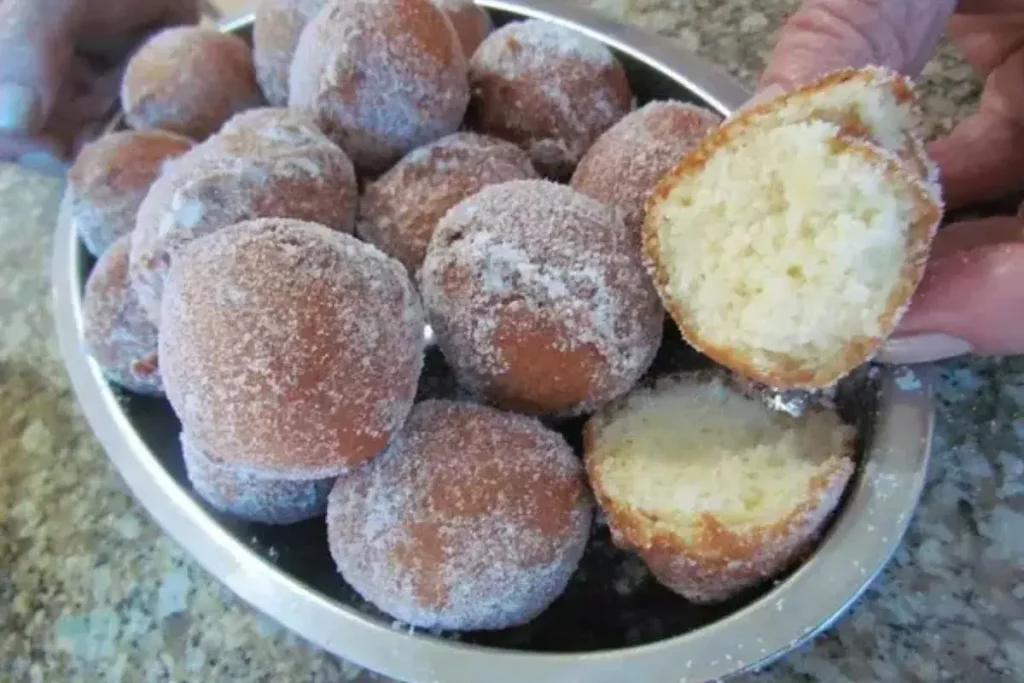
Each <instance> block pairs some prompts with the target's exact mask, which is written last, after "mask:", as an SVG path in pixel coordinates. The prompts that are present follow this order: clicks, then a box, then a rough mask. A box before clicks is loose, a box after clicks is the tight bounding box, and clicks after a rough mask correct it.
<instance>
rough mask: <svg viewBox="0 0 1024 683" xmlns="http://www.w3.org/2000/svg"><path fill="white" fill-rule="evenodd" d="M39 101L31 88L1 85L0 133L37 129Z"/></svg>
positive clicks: (7, 84)
mask: <svg viewBox="0 0 1024 683" xmlns="http://www.w3.org/2000/svg"><path fill="white" fill-rule="evenodd" d="M38 112H39V99H38V98H37V97H36V94H35V92H34V91H33V90H32V89H31V88H26V87H25V86H22V85H15V84H13V83H4V84H0V131H7V132H15V133H20V132H23V131H30V130H32V129H33V128H35V124H36V117H37V116H38Z"/></svg>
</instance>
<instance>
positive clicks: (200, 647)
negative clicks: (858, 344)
mask: <svg viewBox="0 0 1024 683" xmlns="http://www.w3.org/2000/svg"><path fill="white" fill-rule="evenodd" d="M592 4H593V5H595V6H596V7H597V8H598V9H599V10H600V11H603V12H605V13H606V14H609V15H611V16H615V17H619V18H623V19H625V20H627V21H631V22H634V23H636V24H638V25H640V26H644V27H647V28H649V29H653V30H655V31H658V32H659V33H663V34H665V35H667V36H670V37H673V38H675V39H677V40H678V41H679V42H680V44H681V45H684V46H686V47H689V48H692V49H695V50H696V51H698V52H699V53H701V54H703V55H704V56H706V57H709V58H711V59H713V60H715V61H717V62H718V63H720V64H722V65H724V66H725V67H726V68H727V69H729V70H730V71H732V72H733V73H735V74H736V75H738V76H739V77H740V78H741V79H743V80H744V81H745V82H747V83H748V84H751V83H752V82H753V79H754V78H755V77H756V74H757V71H758V69H759V68H760V67H761V65H762V64H763V61H764V58H765V56H766V54H767V52H768V50H769V49H770V47H771V44H772V41H773V39H774V36H775V34H776V32H777V30H778V28H779V26H780V25H781V22H782V21H783V19H784V17H785V15H786V14H787V12H790V11H792V10H793V9H794V8H795V6H796V4H797V3H796V2H794V1H792V0H786V1H779V0H776V1H775V2H772V3H754V2H751V0H725V1H721V0H695V1H693V2H685V1H684V0H594V1H593V3H592ZM765 6H770V7H771V9H770V10H768V9H763V7H765ZM751 7H759V8H760V9H758V10H757V11H752V10H751ZM977 88H978V84H977V82H976V80H975V79H974V78H973V75H972V73H971V71H970V69H968V68H967V67H966V66H964V65H963V64H962V63H961V62H960V61H959V60H958V59H956V58H955V57H954V56H953V55H952V53H951V52H949V51H948V50H946V49H944V50H943V52H942V54H941V55H940V56H939V58H938V59H937V60H936V61H935V62H933V64H932V65H930V66H929V68H928V70H927V71H926V76H925V78H924V79H923V81H922V90H923V94H924V102H925V106H926V108H927V110H928V111H929V114H930V115H931V117H932V123H933V125H934V129H935V130H942V129H944V128H947V127H948V126H949V124H950V122H951V121H953V120H954V119H955V118H956V117H958V116H962V115H963V114H964V113H965V112H966V111H968V109H969V107H970V106H971V105H972V104H973V102H974V101H975V100H976V97H977V93H978V90H977ZM60 191H61V188H60V185H59V183H57V182H55V181H51V180H46V179H41V178H39V177H37V176H34V175H31V174H29V173H27V172H23V171H20V170H17V169H14V168H10V167H0V681H68V682H71V681H90V682H92V681H305V682H311V683H312V682H316V683H319V682H327V681H330V682H332V683H333V682H336V681H350V682H352V681H359V682H368V681H371V680H377V679H376V678H375V677H372V676H370V675H368V674H365V673H363V672H361V671H360V670H359V669H358V668H356V667H354V666H352V665H349V664H346V663H344V662H340V661H338V660H337V659H335V658H333V657H331V656H330V655H327V654H325V653H322V652H320V651H317V650H316V649H315V648H313V647H310V646H308V645H306V644H304V643H303V642H300V641H299V640H298V639H296V638H295V637H293V636H291V635H289V634H288V633H286V632H284V631H283V630H282V629H280V628H279V627H277V626H275V625H274V624H273V623H271V622H270V621H269V620H267V619H266V618H264V617H262V616H260V615H258V614H256V613H255V612H254V611H253V610H251V609H250V608H248V607H247V606H246V605H244V604H242V603H241V602H240V601H239V600H237V599H235V598H234V597H233V596H232V595H230V594H229V593H228V592H227V591H226V590H225V589H223V588H222V587H221V586H220V585H219V584H218V583H217V582H216V581H215V580H213V579H212V578H211V577H210V576H209V575H207V574H206V573H205V572H204V571H203V570H202V569H201V568H199V567H198V566H196V564H195V563H194V562H192V561H191V560H190V559H189V558H188V556H187V555H186V554H185V553H184V552H183V551H182V550H181V549H180V548H179V547H177V546H176V545H175V544H174V543H173V542H171V541H170V540H169V539H168V538H166V537H165V536H164V535H163V534H162V533H161V532H160V530H159V529H157V528H156V527H155V525H154V524H152V523H151V522H150V521H149V519H148V517H147V515H146V513H145V511H144V510H143V509H142V508H141V506H140V505H138V504H137V503H135V502H134V501H133V500H132V498H131V497H130V496H129V495H128V493H127V492H126V490H125V487H124V485H123V484H122V483H121V481H120V479H119V478H118V475H117V474H116V473H115V472H114V471H113V469H112V468H111V466H110V465H109V464H108V462H107V460H106V458H105V457H104V454H103V452H102V450H101V449H100V447H99V446H98V444H97V443H96V441H95V440H94V439H93V438H92V436H91V435H90V434H89V432H88V429H87V428H86V426H85V424H84V421H83V418H82V416H81V413H80V411H79V410H78V409H77V407H76V406H75V402H74V400H73V398H72V396H71V393H70V389H69V386H68V381H67V379H66V377H65V374H64V371H63V369H62V366H61V363H60V361H59V359H58V355H57V351H56V341H55V337H54V330H53V324H52V322H51V320H50V298H49V280H48V270H49V252H50V245H51V240H50V234H51V231H52V227H53V224H54V220H55V217H56V213H57V204H58V199H59V196H60ZM938 413H939V414H938V426H937V434H936V439H935V451H934V457H933V460H932V466H931V471H930V474H929V483H928V488H927V490H926V492H925V495H924V500H923V503H922V506H921V508H920V510H919V512H918V514H917V515H916V518H915V520H914V522H913V526H912V528H911V530H910V533H909V535H908V538H907V540H906V542H905V543H904V545H903V546H902V548H901V550H900V551H899V552H898V554H897V555H896V557H895V559H894V561H893V562H892V564H891V565H890V566H889V568H888V569H887V570H886V572H885V573H884V575H883V576H882V577H881V578H880V579H879V580H878V581H877V582H876V583H875V584H874V586H873V587H872V588H871V590H870V591H869V592H868V594H867V595H866V596H865V597H864V598H863V599H862V600H861V601H860V602H859V603H858V604H857V606H856V607H855V608H854V609H853V611H852V613H851V614H850V615H849V616H848V617H847V618H845V619H844V620H843V621H842V622H840V624H839V625H837V626H836V627H835V628H833V629H832V630H831V631H830V632H829V633H828V634H827V635H824V636H822V637H820V638H818V639H817V640H816V641H815V642H814V643H812V644H811V645H809V646H807V647H805V648H803V649H802V650H801V651H800V652H798V653H795V654H794V655H792V656H790V657H788V658H787V659H785V660H784V661H782V662H780V663H777V664H775V665H773V666H772V667H770V668H769V669H768V670H767V671H765V672H762V673H760V674H756V675H753V676H750V677H748V678H747V679H745V680H750V681H756V682H758V683H763V682H766V681H767V682H771V683H791V682H797V681H828V682H832V681H835V682H839V683H846V682H855V683H860V682H863V681H944V680H948V681H958V682H959V681H970V682H971V683H987V682H990V681H992V682H995V681H1020V680H1024V568H1022V567H1024V453H1022V451H1024V447H1022V443H1024V360H1022V359H1008V360H984V361H980V360H979V361H971V362H956V363H950V364H947V365H946V366H945V368H944V371H943V384H942V390H941V403H940V406H939V410H938Z"/></svg>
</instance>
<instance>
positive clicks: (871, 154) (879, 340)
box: [643, 108, 942, 389]
mask: <svg viewBox="0 0 1024 683" xmlns="http://www.w3.org/2000/svg"><path fill="white" fill-rule="evenodd" d="M759 112H760V108H755V109H753V110H751V111H749V112H746V113H744V114H743V115H742V116H740V117H738V118H736V119H733V120H732V121H730V122H729V123H727V124H726V125H724V126H723V127H721V128H719V129H718V130H715V131H713V132H711V133H710V134H709V135H708V136H707V137H705V138H704V140H703V141H701V143H700V144H699V145H698V146H697V147H696V148H695V149H694V150H693V151H692V152H690V154H688V155H687V156H686V157H685V158H684V159H683V160H682V161H681V162H680V163H679V164H678V165H676V167H675V168H674V169H672V170H671V171H669V172H668V173H667V174H666V175H665V176H664V177H663V178H662V180H661V182H660V183H659V184H658V186H657V187H656V188H655V190H654V192H652V193H651V196H650V198H649V199H648V201H647V205H646V210H647V218H646V220H645V222H644V233H643V241H644V254H645V257H646V259H647V262H648V264H649V267H650V268H651V270H652V271H653V272H652V275H653V277H654V282H655V286H656V288H657V290H658V293H659V294H660V295H661V298H662V302H663V303H664V305H665V308H666V309H667V310H668V312H669V314H670V315H671V316H672V319H673V320H674V321H675V322H676V325H678V327H679V330H680V332H681V333H682V335H683V337H684V339H686V341H687V342H688V343H689V344H690V345H691V346H693V347H694V348H695V349H697V350H698V351H700V352H701V353H703V354H704V355H706V356H708V357H709V358H711V359H712V360H714V361H715V362H717V363H720V364H721V365H724V366H726V367H728V368H730V369H732V370H734V371H736V372H739V373H741V374H743V375H745V376H746V377H749V378H750V379H754V380H757V381H759V382H762V383H764V384H766V385H768V386H770V387H773V388H776V389H820V388H825V387H829V386H832V385H834V384H835V383H836V382H838V381H839V380H840V379H842V378H843V377H844V376H846V375H847V374H849V373H850V372H851V371H852V370H853V369H854V368H856V367H857V366H858V365H860V364H861V363H864V362H866V361H868V360H870V359H871V358H872V357H873V356H874V355H875V354H876V353H877V352H878V350H879V348H880V347H881V345H882V344H883V343H884V341H885V339H886V338H887V337H888V335H889V334H891V332H892V330H893V329H895V327H896V325H897V323H898V322H899V320H900V318H901V317H902V315H903V313H904V312H905V310H906V307H907V305H908V304H909V302H910V298H911V296H912V295H913V293H914V291H915V290H916V288H917V285H918V284H919V283H920V281H921V278H922V276H923V275H924V267H925V263H926V261H927V258H928V251H929V247H930V245H931V240H932V237H934V235H935V232H936V230H937V229H938V225H939V222H940V220H941V217H942V210H941V207H940V206H939V204H938V203H937V201H936V199H935V197H934V195H933V194H932V193H931V191H930V189H929V188H928V186H927V185H926V184H925V183H924V181H923V180H921V179H920V178H917V177H915V176H913V175H911V174H909V173H908V172H906V170H905V169H904V167H903V166H902V165H901V163H900V161H899V160H898V159H896V158H895V157H894V156H892V155H890V154H889V153H888V152H886V151H885V150H882V149H880V148H878V147H875V146H874V145H872V144H870V143H867V142H864V141H863V140H862V139H859V138H857V137H851V136H850V135H848V134H847V131H846V130H840V132H839V133H838V134H837V136H836V138H835V144H836V151H837V152H839V151H843V150H847V151H849V152H852V153H855V154H858V155H860V156H862V157H864V158H865V159H867V160H868V161H870V162H871V163H873V164H877V165H878V166H879V167H881V168H883V169H884V172H885V173H886V175H887V176H888V177H889V178H890V179H891V181H892V182H893V183H894V184H901V185H904V186H906V187H907V188H908V189H910V190H911V191H912V192H914V193H915V194H916V195H917V197H916V201H915V204H916V208H917V211H916V215H917V218H916V220H914V222H913V224H912V225H911V226H910V235H909V245H908V250H907V256H906V262H905V263H904V265H903V270H902V273H901V276H900V280H899V284H898V286H897V287H896V288H895V289H894V290H893V292H892V293H891V294H890V296H889V299H888V301H887V303H886V308H885V311H884V313H883V315H882V316H881V317H880V318H879V320H878V329H879V330H881V334H879V335H877V336H873V337H855V338H852V339H850V340H849V341H848V343H847V345H846V348H845V349H844V350H843V352H842V353H841V354H839V355H838V356H837V357H835V358H834V359H832V360H831V361H830V362H828V363H824V364H820V365H815V366H811V365H807V364H806V363H805V362H803V361H801V360H800V359H798V358H795V357H792V356H789V355H786V354H777V355H776V356H775V358H774V359H773V362H772V363H771V366H770V367H761V366H759V365H758V364H757V363H756V362H755V361H754V359H753V358H751V357H750V356H749V355H746V354H744V352H743V351H742V350H741V349H738V348H735V347H732V346H725V345H720V344H715V343H713V342H712V341H710V340H709V339H706V338H704V337H703V336H702V335H701V334H700V333H699V331H698V330H697V329H696V327H695V326H694V325H693V324H692V321H691V317H690V315H689V312H688V311H687V309H686V303H685V302H682V301H678V300H676V299H675V298H674V297H673V296H672V293H671V291H670V288H669V269H668V267H667V265H666V264H665V263H664V262H663V259H662V258H661V251H662V250H661V237H660V224H661V221H662V219H661V212H660V209H661V205H662V203H663V202H665V201H666V199H667V197H668V196H669V194H670V193H671V191H672V189H673V188H675V187H676V186H677V185H678V184H679V183H680V182H682V181H683V179H685V178H688V177H690V176H693V175H695V174H697V173H700V172H701V171H702V170H703V169H704V167H705V166H706V165H707V163H708V162H709V160H710V159H711V157H712V156H713V155H714V154H715V153H716V152H717V151H718V150H720V149H722V148H723V147H725V146H726V145H728V144H729V143H730V142H732V141H733V140H735V139H736V138H737V137H739V136H741V135H744V134H746V133H748V132H749V131H750V130H751V129H752V128H753V127H754V124H753V120H754V118H755V117H757V116H760V113H759Z"/></svg>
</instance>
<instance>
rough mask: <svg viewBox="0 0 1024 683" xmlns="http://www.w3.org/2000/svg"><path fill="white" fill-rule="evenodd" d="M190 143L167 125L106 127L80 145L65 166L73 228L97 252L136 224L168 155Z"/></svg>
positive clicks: (176, 153)
mask: <svg viewBox="0 0 1024 683" xmlns="http://www.w3.org/2000/svg"><path fill="white" fill-rule="evenodd" d="M191 147H192V141H191V140H189V139H188V138H186V137H182V136H180V135H175V134H174V133H167V132H165V131H158V130H152V131H120V132H117V133H110V134H108V135H104V136H103V137H101V138H99V139H97V140H95V141H94V142H91V143H89V144H88V145H86V146H85V147H83V148H82V151H81V152H80V153H79V155H78V158H77V159H76V160H75V164H74V166H72V167H71V170H70V171H69V172H68V207H69V210H70V215H71V220H72V221H73V222H74V228H75V232H76V233H78V236H79V238H80V239H81V240H82V242H83V243H84V244H85V246H86V248H87V249H88V250H89V251H90V252H91V253H92V254H93V255H94V256H97V257H99V256H100V255H101V254H103V252H105V251H106V250H107V249H108V248H110V246H111V245H113V244H114V242H115V241H116V240H117V239H118V238H119V237H121V236H123V235H127V234H128V233H130V232H131V231H132V229H134V228H135V218H136V216H137V215H138V213H139V207H140V206H141V205H142V200H144V199H145V198H146V193H147V192H149V188H150V186H151V185H152V184H153V182H154V181H155V180H156V179H157V177H158V176H159V175H160V173H161V171H162V169H163V167H164V164H165V162H166V161H168V160H169V159H172V158H176V157H180V156H182V155H183V154H185V153H186V152H187V151H188V150H189V149H190V148H191Z"/></svg>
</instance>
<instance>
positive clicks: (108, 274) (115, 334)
mask: <svg viewBox="0 0 1024 683" xmlns="http://www.w3.org/2000/svg"><path fill="white" fill-rule="evenodd" d="M130 246H131V235H124V236H122V237H120V238H118V239H117V240H116V241H115V242H114V244H113V245H111V247H110V248H109V249H107V251H106V252H104V254H103V256H101V257H100V259H99V261H97V262H96V265H95V266H93V269H92V272H90V273H89V278H88V280H87V281H86V283H85V294H84V297H83V300H82V329H83V337H84V341H85V348H86V351H88V353H89V355H91V356H92V357H93V359H95V361H96V363H97V364H98V365H99V366H100V369H101V370H102V371H103V374H104V376H105V377H106V378H107V379H108V380H110V381H111V382H113V383H114V384H117V385H118V386H121V387H123V388H125V389H127V390H128V391H131V392H134V393H136V394H148V395H160V394H163V382H162V381H161V379H160V371H159V368H158V366H157V332H156V328H155V327H153V325H152V323H150V322H149V319H148V318H147V317H146V314H145V311H143V310H142V307H141V306H140V305H139V302H138V299H136V298H135V292H134V291H132V288H131V286H130V284H129V281H128V251H129V248H130Z"/></svg>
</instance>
